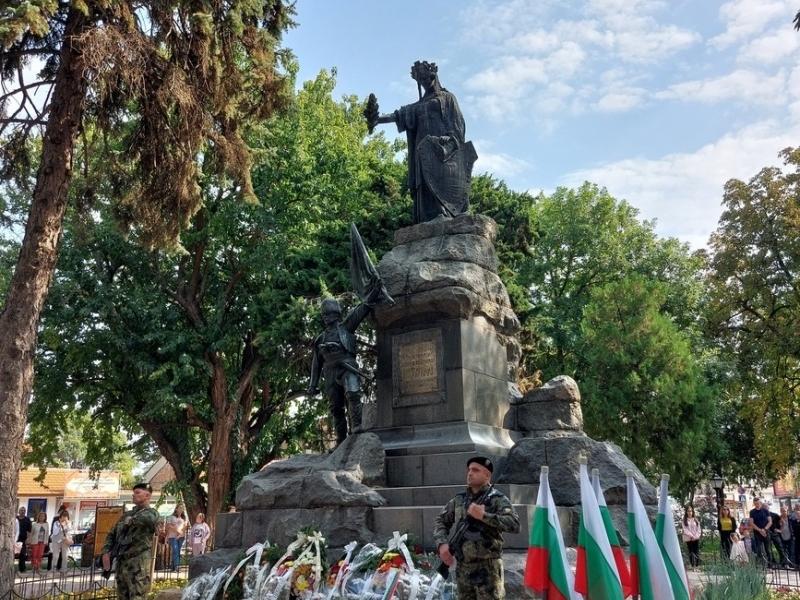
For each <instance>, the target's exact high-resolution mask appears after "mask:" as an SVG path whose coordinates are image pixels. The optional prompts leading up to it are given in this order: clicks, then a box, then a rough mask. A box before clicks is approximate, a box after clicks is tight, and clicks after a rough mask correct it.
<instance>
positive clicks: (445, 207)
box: [364, 61, 478, 223]
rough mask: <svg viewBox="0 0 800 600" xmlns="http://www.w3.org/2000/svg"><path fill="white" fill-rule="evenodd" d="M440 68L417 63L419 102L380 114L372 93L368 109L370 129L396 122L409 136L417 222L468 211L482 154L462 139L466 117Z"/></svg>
mask: <svg viewBox="0 0 800 600" xmlns="http://www.w3.org/2000/svg"><path fill="white" fill-rule="evenodd" d="M438 71H439V69H438V67H437V66H436V63H429V62H427V61H422V62H420V61H417V62H415V63H414V65H413V66H412V67H411V77H412V78H413V79H415V80H416V82H417V87H418V89H419V93H420V98H419V101H417V102H414V103H413V104H409V105H407V106H403V107H401V108H399V109H397V110H396V111H394V112H393V113H390V114H387V115H381V114H380V113H379V111H378V102H377V99H376V98H375V95H374V94H370V96H369V100H368V102H367V107H366V108H365V110H364V116H365V117H366V119H367V125H368V126H369V130H370V133H372V130H373V129H374V128H375V126H376V125H378V124H379V123H396V124H397V130H398V131H399V132H400V133H403V132H405V133H406V135H407V137H408V187H409V189H410V190H411V195H412V197H413V198H414V223H424V222H426V221H432V220H433V219H435V218H437V217H439V216H444V217H454V216H456V215H459V214H462V213H466V212H469V190H470V183H471V179H472V165H473V164H474V163H475V160H476V159H477V158H478V155H477V154H476V152H475V148H474V147H473V145H472V142H467V141H465V139H464V136H465V126H464V117H463V115H462V114H461V109H459V107H458V102H456V97H455V96H454V95H453V94H451V93H450V92H449V91H447V90H446V89H445V88H443V87H442V85H441V84H440V83H439V75H438ZM423 92H424V93H423Z"/></svg>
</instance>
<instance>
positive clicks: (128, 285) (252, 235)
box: [31, 72, 407, 511]
mask: <svg viewBox="0 0 800 600" xmlns="http://www.w3.org/2000/svg"><path fill="white" fill-rule="evenodd" d="M334 86H335V80H334V79H333V78H332V77H330V76H328V75H327V74H326V73H324V72H323V73H321V74H320V76H319V77H318V78H317V80H315V81H314V82H308V83H306V84H305V86H304V88H303V90H301V91H300V92H299V93H298V95H297V98H296V102H295V103H294V104H293V107H292V110H291V111H290V114H287V115H286V116H283V117H281V118H276V119H272V120H270V121H268V122H263V123H255V122H252V123H251V127H250V135H252V136H253V140H252V144H253V145H254V146H256V147H257V151H256V154H255V160H256V162H255V164H254V170H253V183H254V189H255V190H256V193H257V195H258V197H259V201H258V202H257V203H237V202H233V201H231V199H230V197H231V195H232V193H233V191H232V189H231V185H232V182H231V181H230V180H229V179H227V178H226V177H225V176H224V174H220V173H219V172H217V171H214V170H211V171H209V172H206V173H205V174H204V177H203V179H202V180H201V188H202V190H203V197H204V202H203V209H202V210H201V211H199V212H198V213H197V215H196V216H195V218H194V219H193V220H192V224H191V227H190V228H189V229H188V230H186V231H185V233H184V234H183V236H182V246H183V249H182V250H181V251H180V252H169V251H163V250H151V251H147V250H145V249H143V248H142V247H141V246H139V245H137V244H135V243H134V242H132V241H131V240H129V239H127V238H126V237H125V236H123V235H122V234H121V233H120V232H119V231H118V229H117V228H116V226H115V224H114V220H113V219H112V218H111V217H112V214H113V204H112V203H111V202H110V201H107V200H106V199H105V198H104V196H103V195H102V194H103V193H104V192H106V191H108V188H107V187H105V186H104V182H103V181H102V180H99V181H97V182H95V183H94V184H93V188H94V189H95V193H96V194H99V195H98V197H97V199H96V201H95V203H94V206H95V212H94V213H92V215H91V216H88V215H86V214H85V213H77V212H76V213H73V214H71V216H70V219H69V221H68V225H67V228H66V232H65V235H64V240H63V243H62V251H61V256H60V260H59V265H58V272H57V276H56V279H55V281H54V284H53V289H52V292H51V299H52V301H51V302H50V304H49V305H48V307H47V310H46V311H45V313H44V316H43V319H42V329H41V335H40V339H41V342H42V343H41V352H40V354H39V360H38V363H37V371H38V373H39V377H38V378H37V388H36V398H35V400H34V402H33V404H32V405H31V418H32V419H33V420H34V421H36V422H41V423H46V422H47V421H48V420H49V419H51V418H52V417H53V416H54V415H56V414H62V413H63V412H64V411H73V410H74V411H77V412H79V413H80V414H82V415H86V416H87V417H91V426H90V427H88V430H91V431H92V432H93V435H96V436H99V438H100V439H103V437H104V436H106V437H107V436H108V435H109V434H110V433H111V432H114V431H120V430H123V431H128V432H131V433H134V434H138V433H139V432H140V431H141V432H144V433H145V434H147V435H145V436H142V437H141V438H138V439H139V440H141V443H142V444H145V443H146V442H147V441H148V440H149V441H150V442H151V444H155V446H157V447H158V449H159V451H160V452H161V453H162V454H163V455H164V456H165V457H166V458H167V459H168V460H169V462H170V464H171V465H172V467H173V469H174V470H175V472H176V474H177V477H178V479H179V482H178V483H177V484H176V486H177V488H180V490H181V491H182V493H183V494H184V496H185V497H186V500H187V503H188V504H189V505H190V506H191V507H196V509H198V510H204V511H205V510H206V502H207V501H210V500H207V496H206V494H207V492H206V490H205V488H204V487H203V486H202V485H201V484H202V483H203V482H204V481H205V480H206V477H208V478H209V486H208V489H209V492H208V493H209V494H211V493H212V491H211V490H216V489H224V490H226V491H225V493H226V494H227V493H229V492H230V491H231V490H233V489H235V487H236V485H237V484H238V481H239V480H240V479H241V477H242V476H244V475H245V474H247V473H251V472H253V471H254V470H257V469H259V468H261V467H262V466H263V465H264V464H265V463H266V462H268V461H269V460H271V459H273V458H275V457H277V456H279V455H281V454H283V453H293V452H297V451H301V450H302V449H304V448H310V449H316V450H324V449H325V447H326V446H325V443H326V439H327V438H326V433H325V427H324V421H323V422H321V419H323V418H324V416H325V415H326V413H327V410H326V406H325V405H324V403H323V402H321V401H320V399H319V398H318V399H314V400H311V399H307V398H305V397H304V396H303V395H302V393H301V392H302V391H303V390H305V389H306V387H307V378H308V375H309V372H310V357H311V353H310V351H309V348H310V344H311V341H312V340H313V338H314V337H315V335H316V334H317V333H318V331H319V328H320V327H321V324H320V323H319V318H318V313H317V307H316V302H317V301H318V300H319V297H320V295H321V294H322V293H334V294H336V293H342V292H344V291H345V290H347V289H350V283H349V277H348V276H347V265H348V263H349V252H348V249H349V230H348V224H349V222H350V221H351V220H354V221H356V222H358V224H359V226H360V227H361V228H362V230H363V237H364V240H365V243H366V244H367V245H368V246H369V247H370V249H371V250H374V251H375V252H376V253H379V255H380V254H382V252H383V251H385V249H387V246H388V245H389V244H390V243H391V239H390V236H389V235H387V234H386V231H387V227H396V225H397V223H399V222H401V221H402V220H403V218H405V217H404V212H405V204H406V203H407V199H406V198H404V197H402V196H401V193H400V192H401V190H402V188H401V186H400V185H399V184H398V183H397V182H398V181H400V180H401V178H402V170H401V169H400V168H399V167H398V165H397V164H396V163H395V162H394V160H393V157H394V154H393V152H392V151H391V148H390V146H389V145H388V144H387V143H386V142H385V140H382V139H380V138H379V139H373V140H370V141H369V142H368V143H366V144H365V143H364V142H363V138H364V135H365V131H366V130H365V125H364V124H363V123H362V120H361V119H360V118H358V116H357V115H358V108H359V107H358V103H357V102H356V101H355V99H346V100H345V101H343V102H339V103H337V102H334V101H333V100H332V99H331V92H332V90H333V88H334ZM209 152H210V150H209ZM203 164H204V165H205V164H209V165H211V164H214V161H213V160H208V161H206V160H204V161H203ZM85 187H86V182H85V181H84V180H82V179H81V180H79V181H78V182H77V185H76V188H77V189H85ZM345 300H346V302H345V304H347V302H352V301H353V299H352V298H345ZM76 342H78V343H76ZM362 356H363V358H364V359H365V361H367V362H369V361H370V360H374V358H371V357H374V350H373V351H370V348H369V347H366V348H365V349H364V352H363V354H362ZM223 433H224V434H225V436H228V437H222V438H220V437H219V436H220V435H221V434H223ZM220 439H223V440H226V441H223V442H220V441H219V440H220ZM220 444H222V445H220ZM95 450H96V452H98V453H102V452H103V446H102V445H98V446H97V447H96V448H95ZM141 450H142V451H145V450H151V448H142V449H141ZM215 452H216V453H220V454H215ZM215 456H216V458H215ZM219 460H223V463H219V462H216V461H219ZM224 461H230V467H229V468H228V469H227V470H226V468H224V466H220V465H221V464H222V465H224V464H225V462H224ZM212 463H213V464H214V465H215V467H214V468H211V466H210V465H211V464H212ZM213 482H216V483H214V485H211V484H212V483H213ZM209 497H210V496H209ZM224 501H229V500H228V499H227V498H226V499H224ZM216 502H217V509H219V508H221V502H222V500H221V499H220V498H217V499H216Z"/></svg>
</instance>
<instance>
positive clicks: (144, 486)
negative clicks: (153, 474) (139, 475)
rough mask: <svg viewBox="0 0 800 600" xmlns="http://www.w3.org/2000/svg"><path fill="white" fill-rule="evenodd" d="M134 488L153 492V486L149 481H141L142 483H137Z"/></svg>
mask: <svg viewBox="0 0 800 600" xmlns="http://www.w3.org/2000/svg"><path fill="white" fill-rule="evenodd" d="M133 489H135V490H147V491H148V492H150V493H151V494H152V493H153V488H152V486H151V485H150V484H149V483H145V482H143V481H142V482H140V483H137V484H136V485H135V486H133Z"/></svg>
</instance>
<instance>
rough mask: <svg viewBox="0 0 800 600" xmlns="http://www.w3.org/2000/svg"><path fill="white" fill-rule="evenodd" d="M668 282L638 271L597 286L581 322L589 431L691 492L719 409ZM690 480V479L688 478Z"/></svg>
mask: <svg viewBox="0 0 800 600" xmlns="http://www.w3.org/2000/svg"><path fill="white" fill-rule="evenodd" d="M667 295H668V286H667V284H666V283H661V282H657V281H652V280H649V279H647V278H645V277H644V276H642V275H639V274H635V273H634V274H631V275H629V276H627V277H626V278H625V279H623V280H622V281H619V282H612V283H608V284H606V285H604V286H602V287H599V288H595V289H594V290H592V293H591V300H590V302H589V303H588V304H587V305H586V307H585V308H584V313H583V319H582V321H581V330H582V334H583V337H582V343H583V350H582V354H583V356H584V357H585V360H586V364H587V368H586V370H585V372H584V376H583V378H582V387H581V389H582V398H583V404H584V415H585V423H586V430H587V433H588V434H589V435H591V436H592V437H595V438H598V439H611V440H613V441H615V442H616V443H618V444H619V445H620V446H621V447H622V449H623V451H624V452H625V454H626V455H627V456H628V458H630V459H631V460H632V461H633V462H634V463H635V464H636V465H637V466H639V468H640V469H641V470H642V471H643V472H645V473H646V474H649V475H650V476H651V477H653V478H655V476H657V475H658V473H661V472H666V473H670V474H671V476H672V479H671V486H672V487H673V488H674V489H676V490H683V491H686V490H687V489H688V490H691V489H692V488H693V486H694V484H695V483H696V482H695V480H694V479H693V475H694V472H695V469H696V468H697V467H699V464H700V463H699V458H700V457H699V454H700V452H701V451H702V449H703V448H704V445H705V443H706V438H707V436H708V434H709V429H710V417H711V416H712V415H713V413H714V402H713V400H714V399H713V396H712V390H711V389H710V388H709V386H708V385H707V383H706V379H705V376H704V373H703V371H702V369H701V366H700V363H699V362H698V361H697V360H696V357H695V356H694V353H693V348H692V346H691V341H690V339H689V337H688V336H687V335H686V334H684V333H682V332H681V331H680V329H679V328H678V327H677V326H676V325H675V323H674V322H673V321H672V320H671V318H670V316H669V315H668V314H667V313H666V312H665V311H664V306H665V303H666V300H667ZM687 477H688V481H687Z"/></svg>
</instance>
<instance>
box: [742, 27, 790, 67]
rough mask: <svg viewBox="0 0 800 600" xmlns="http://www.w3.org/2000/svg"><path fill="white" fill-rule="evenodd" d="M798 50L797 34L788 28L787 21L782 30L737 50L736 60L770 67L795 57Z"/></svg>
mask: <svg viewBox="0 0 800 600" xmlns="http://www.w3.org/2000/svg"><path fill="white" fill-rule="evenodd" d="M784 16H788V15H784ZM798 48H800V39H799V38H798V33H797V32H795V31H794V29H793V28H792V27H789V26H788V19H787V23H786V24H785V25H784V27H783V28H781V29H777V30H775V31H772V32H770V33H769V34H767V35H763V36H761V37H758V38H755V39H753V40H751V41H750V42H748V43H746V44H744V45H743V46H742V47H741V48H739V51H738V53H737V60H739V62H741V63H745V64H763V65H771V64H775V63H777V62H780V61H781V60H783V59H785V58H787V57H792V56H794V55H796V54H797V51H798Z"/></svg>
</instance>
